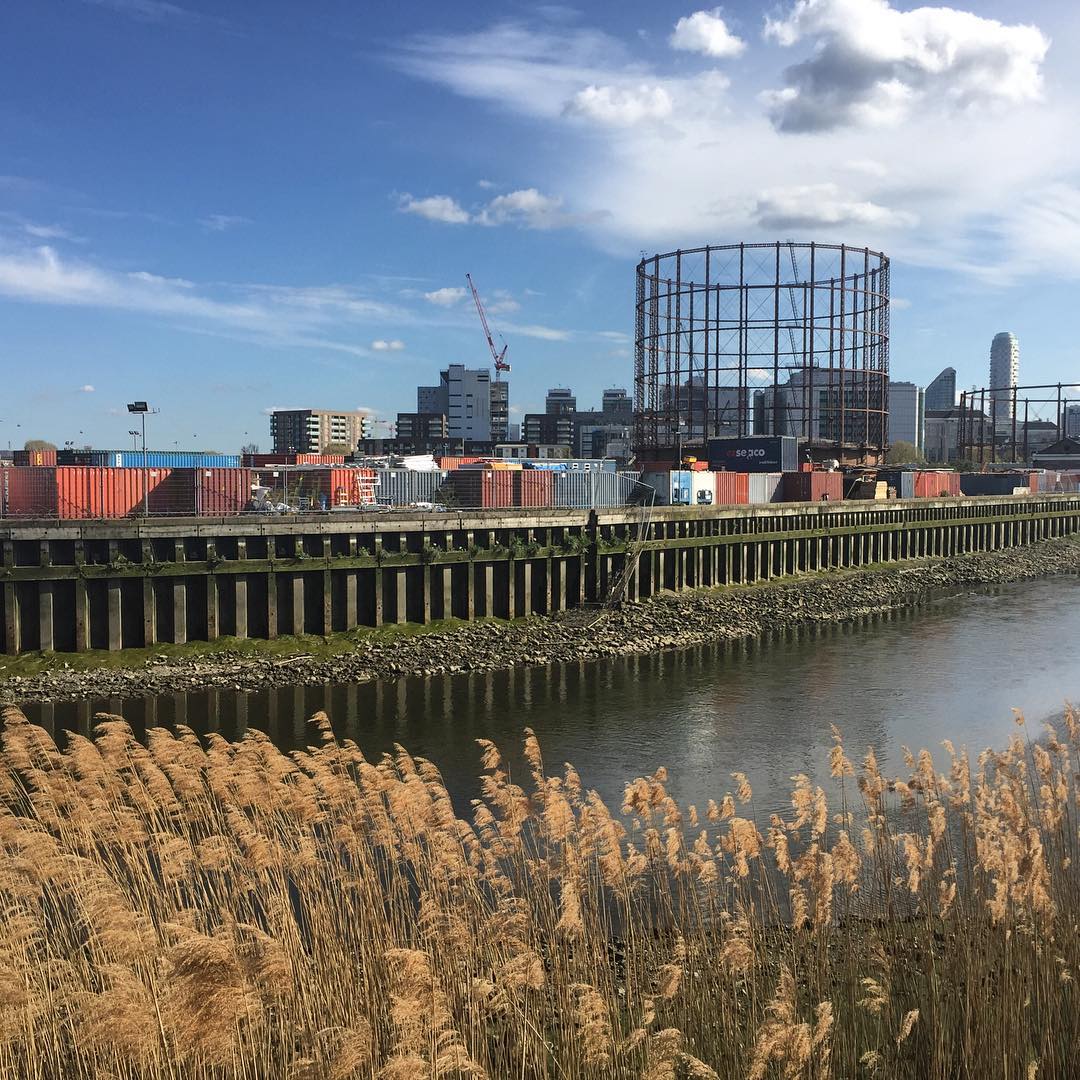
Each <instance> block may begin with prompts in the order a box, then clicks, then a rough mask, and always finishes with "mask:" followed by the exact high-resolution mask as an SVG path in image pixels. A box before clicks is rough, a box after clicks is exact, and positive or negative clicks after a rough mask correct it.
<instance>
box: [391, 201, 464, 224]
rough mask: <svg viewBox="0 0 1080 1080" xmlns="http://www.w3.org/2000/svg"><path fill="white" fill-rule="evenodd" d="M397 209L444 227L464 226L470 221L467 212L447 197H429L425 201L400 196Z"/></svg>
mask: <svg viewBox="0 0 1080 1080" xmlns="http://www.w3.org/2000/svg"><path fill="white" fill-rule="evenodd" d="M399 208H400V209H401V210H402V211H403V212H404V213H406V214H416V215H418V216H419V217H422V218H427V220H428V221H441V222H442V223H443V224H444V225H465V224H466V223H467V222H468V221H469V219H470V215H469V212H468V210H466V209H464V208H463V207H462V206H461V205H459V203H458V202H457V200H456V199H452V198H451V197H450V196H449V195H429V196H428V197H427V198H425V199H414V198H413V197H412V196H411V195H402V196H401V203H400V207H399Z"/></svg>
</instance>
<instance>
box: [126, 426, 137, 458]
mask: <svg viewBox="0 0 1080 1080" xmlns="http://www.w3.org/2000/svg"><path fill="white" fill-rule="evenodd" d="M128 434H129V435H130V436H131V452H132V453H134V452H135V451H136V450H138V448H139V446H138V443H137V442H136V440H137V439H138V437H139V433H138V432H137V431H135V430H129V431H128Z"/></svg>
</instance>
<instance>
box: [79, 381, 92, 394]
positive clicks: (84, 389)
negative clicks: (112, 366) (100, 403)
mask: <svg viewBox="0 0 1080 1080" xmlns="http://www.w3.org/2000/svg"><path fill="white" fill-rule="evenodd" d="M93 392H94V388H93V387H92V386H91V385H90V384H89V383H87V384H86V385H85V386H80V387H79V393H80V394H92V393H93Z"/></svg>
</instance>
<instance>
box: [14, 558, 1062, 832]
mask: <svg viewBox="0 0 1080 1080" xmlns="http://www.w3.org/2000/svg"><path fill="white" fill-rule="evenodd" d="M1066 700H1071V701H1074V702H1078V703H1080V578H1075V577H1066V578H1053V579H1048V580H1042V581H1034V582H1021V583H1018V584H1015V585H1008V586H1003V587H996V588H993V589H984V590H979V591H976V592H969V593H965V594H963V595H955V596H948V597H942V598H939V599H935V600H931V601H926V602H924V603H922V604H920V605H919V606H917V607H915V608H912V609H908V610H905V611H901V612H896V613H893V614H890V615H885V616H876V617H870V618H865V619H860V620H856V621H853V622H851V623H848V624H844V625H840V626H830V627H827V628H824V629H805V630H800V631H798V632H792V633H788V634H785V635H782V636H775V637H773V638H771V639H768V640H761V641H757V642H754V643H751V644H749V645H739V646H728V647H723V646H709V647H700V648H694V649H685V650H679V651H671V652H664V653H657V654H652V655H648V656H635V657H622V658H617V659H609V660H603V661H598V662H592V663H573V664H561V665H553V666H550V667H533V668H518V669H515V670H511V671H501V672H495V673H491V674H477V675H455V676H441V677H436V678H403V679H393V680H385V681H380V682H374V683H366V684H351V685H338V686H317V687H311V686H309V687H294V686H283V687H279V688H274V689H270V688H268V689H267V690H265V691H261V692H257V693H248V694H238V693H230V692H225V691H220V690H217V691H204V692H200V693H189V694H178V695H167V696H163V697H159V698H156V699H149V700H131V701H118V700H113V701H94V702H84V703H79V704H62V705H61V704H57V705H47V706H28V707H27V710H26V711H27V713H28V715H29V716H30V717H31V719H33V720H35V721H37V722H39V723H43V724H45V726H47V727H49V728H50V729H52V730H54V731H60V730H62V729H64V728H75V729H79V730H82V731H84V732H88V731H89V729H90V726H91V724H92V720H91V716H92V714H93V713H94V712H97V711H107V712H112V713H119V714H121V715H123V716H124V717H125V718H126V719H127V720H129V722H130V723H131V724H132V725H133V726H134V727H135V728H136V729H141V728H142V727H144V726H145V725H146V724H148V723H149V724H155V723H156V724H164V725H168V724H171V723H174V722H181V723H185V724H188V725H189V726H191V727H193V728H194V729H195V730H197V731H200V732H205V731H210V730H214V731H218V732H220V733H221V734H222V735H225V736H226V737H230V738H232V737H235V736H236V735H238V734H240V733H241V732H242V731H243V730H244V729H245V727H247V726H251V727H257V728H260V729H262V730H264V731H267V732H268V733H269V734H270V735H271V737H272V738H273V739H274V741H275V742H277V743H278V744H279V745H280V746H283V747H285V748H294V747H297V746H305V745H307V744H308V743H310V742H314V741H315V740H316V733H315V732H314V731H313V730H312V729H311V728H309V727H308V725H307V723H306V721H307V719H308V718H309V717H310V716H311V715H312V713H314V712H315V711H316V710H319V709H324V710H325V711H326V712H327V713H329V714H330V717H331V719H332V721H333V723H334V726H335V729H336V730H337V732H338V733H339V734H340V735H342V736H348V737H350V738H353V739H355V740H356V741H357V742H358V743H359V745H360V747H361V748H362V749H363V751H364V752H365V754H367V756H368V757H369V758H376V757H377V756H378V755H379V754H381V753H382V752H384V751H387V750H391V749H392V748H393V745H394V744H395V743H401V744H402V745H404V746H405V747H407V748H408V749H409V750H410V751H411V752H412V753H414V754H418V755H422V756H424V757H428V758H430V759H431V760H432V761H434V762H435V763H436V764H437V765H438V766H439V768H440V769H441V770H442V773H443V776H444V778H445V780H446V782H447V785H448V787H449V789H450V791H451V794H452V795H453V796H454V801H455V803H456V804H457V806H458V807H459V810H461V811H464V810H466V809H467V807H468V802H469V800H470V799H471V798H473V797H474V796H475V795H476V794H477V786H476V775H477V772H478V770H479V750H478V748H477V746H476V743H475V741H474V740H476V739H478V738H487V739H492V740H494V741H495V742H497V743H498V744H499V745H500V746H502V747H505V748H506V749H507V750H508V751H509V753H508V757H510V759H511V761H512V762H513V763H514V772H515V774H516V773H517V772H519V771H520V772H522V773H523V772H524V770H523V768H522V766H521V759H520V756H519V754H518V753H517V747H518V745H519V744H520V741H521V733H522V730H523V729H524V728H526V727H531V728H533V729H534V730H535V731H536V733H537V735H538V737H539V739H540V743H541V747H542V749H543V751H544V757H545V761H546V763H547V765H548V768H549V771H553V770H556V769H558V768H560V767H561V765H562V763H563V762H566V761H569V762H572V763H573V764H574V765H575V767H576V768H577V769H578V771H579V772H580V774H581V777H582V780H583V782H584V784H585V785H586V786H587V787H592V788H596V789H597V790H598V791H599V792H600V794H601V795H602V796H603V797H604V798H605V799H607V800H609V805H611V804H614V805H618V803H619V802H620V801H621V797H622V789H623V785H624V783H625V782H626V781H628V780H631V779H633V778H634V777H635V776H641V775H644V774H646V773H649V772H652V771H653V770H655V769H656V768H657V766H659V765H665V766H667V768H668V770H669V774H670V784H669V787H670V789H671V790H672V792H673V794H675V795H676V797H677V798H678V799H679V800H680V801H684V802H695V803H697V804H698V805H699V806H704V804H705V802H706V800H707V799H709V798H710V797H711V798H716V799H717V800H718V801H719V799H720V798H721V797H722V796H723V794H724V793H725V792H726V791H729V790H732V789H733V784H732V781H731V779H730V774H731V773H732V772H733V771H735V770H741V771H743V772H745V773H747V775H748V776H749V778H750V782H751V784H752V786H753V788H754V812H755V813H756V814H757V816H758V818H759V820H761V819H762V816H763V815H765V820H767V815H768V814H769V813H771V812H773V811H775V810H779V809H781V808H783V807H786V806H787V805H789V804H788V795H789V791H790V788H791V777H792V776H793V775H794V774H796V773H807V774H809V775H811V776H812V777H814V778H815V779H816V780H818V781H820V782H823V783H826V782H827V776H828V768H827V759H828V751H829V748H830V746H831V738H830V724H834V723H835V724H836V725H837V726H838V727H840V728H841V729H842V731H843V733H844V741H845V745H846V748H847V750H848V753H849V756H851V757H852V758H853V759H854V758H856V757H857V756H858V757H861V755H862V753H863V752H865V750H866V748H867V747H868V746H873V747H874V749H875V751H876V752H877V753H878V755H879V759H880V760H882V761H883V763H884V767H885V768H886V769H887V770H888V769H892V770H894V771H896V772H902V771H903V762H902V759H901V747H902V746H909V747H911V748H912V749H913V750H918V749H919V748H920V747H923V746H926V747H929V748H930V749H931V750H932V751H934V752H935V756H936V757H937V758H938V759H939V760H938V765H939V769H942V768H944V767H945V756H944V751H942V750H941V748H940V744H941V740H942V739H944V738H950V739H952V740H953V741H954V742H955V743H956V745H957V746H958V747H959V746H961V745H966V746H967V748H968V749H969V750H970V751H971V752H972V754H973V755H974V754H975V753H977V752H978V751H979V750H980V749H982V748H983V747H985V746H991V745H992V746H1001V745H1003V744H1004V742H1005V740H1006V739H1007V738H1008V736H1009V733H1010V731H1012V730H1013V729H1014V724H1013V715H1012V710H1013V709H1014V708H1018V709H1022V710H1023V711H1024V713H1025V714H1026V716H1027V719H1028V725H1029V730H1030V731H1031V732H1032V734H1033V735H1034V734H1036V733H1037V731H1038V729H1039V727H1040V725H1041V724H1042V722H1043V721H1046V720H1053V719H1054V718H1056V717H1060V715H1061V712H1062V708H1063V705H1064V702H1065V701H1066Z"/></svg>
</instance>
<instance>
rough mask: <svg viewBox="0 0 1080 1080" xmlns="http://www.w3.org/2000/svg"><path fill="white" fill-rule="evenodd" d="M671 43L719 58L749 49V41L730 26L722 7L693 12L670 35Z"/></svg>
mask: <svg viewBox="0 0 1080 1080" xmlns="http://www.w3.org/2000/svg"><path fill="white" fill-rule="evenodd" d="M668 44H669V45H670V46H671V47H672V48H673V49H682V50H684V51H686V52H697V53H704V55H705V56H711V57H713V58H714V59H718V60H724V59H730V58H731V57H734V56H738V55H739V54H740V53H742V51H743V50H744V49H745V48H746V42H745V41H743V40H742V39H741V38H738V37H736V36H735V35H734V34H733V33H732V32H731V31H730V30H729V29H728V28H727V23H725V22H724V20H723V18H722V16H721V9H720V8H713V9H712V10H711V11H695V12H694V13H693V15H686V16H684V17H683V18H681V19H680V20H679V21H678V22H677V23H676V24H675V29H674V30H673V31H672V34H671V37H670V38H668Z"/></svg>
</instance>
